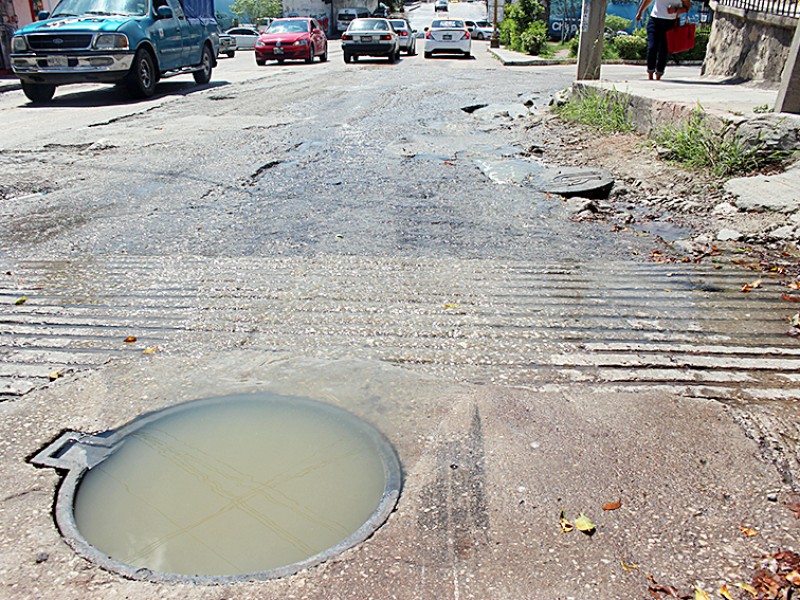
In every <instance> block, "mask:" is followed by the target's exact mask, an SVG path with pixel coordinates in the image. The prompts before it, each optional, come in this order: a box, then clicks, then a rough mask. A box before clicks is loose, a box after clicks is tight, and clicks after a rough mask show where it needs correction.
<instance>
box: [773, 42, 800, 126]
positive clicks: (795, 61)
mask: <svg viewBox="0 0 800 600" xmlns="http://www.w3.org/2000/svg"><path fill="white" fill-rule="evenodd" d="M798 54H800V26H797V27H796V28H795V30H794V38H792V45H791V47H790V48H789V56H787V57H786V65H785V66H784V67H783V75H782V76H781V87H780V89H779V90H778V99H777V101H776V102H775V112H776V113H777V112H785V113H794V114H800V56H798Z"/></svg>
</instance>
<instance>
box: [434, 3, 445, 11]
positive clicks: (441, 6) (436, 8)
mask: <svg viewBox="0 0 800 600" xmlns="http://www.w3.org/2000/svg"><path fill="white" fill-rule="evenodd" d="M433 10H434V11H436V12H439V11H440V10H443V11H445V12H447V0H436V4H434V5H433Z"/></svg>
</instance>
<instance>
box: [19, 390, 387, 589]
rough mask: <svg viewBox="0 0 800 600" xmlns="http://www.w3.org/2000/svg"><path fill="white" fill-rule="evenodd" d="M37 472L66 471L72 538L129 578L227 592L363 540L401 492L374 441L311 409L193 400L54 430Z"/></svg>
mask: <svg viewBox="0 0 800 600" xmlns="http://www.w3.org/2000/svg"><path fill="white" fill-rule="evenodd" d="M31 462H32V463H33V464H35V465H38V466H47V467H54V468H56V469H60V470H65V471H67V473H66V476H65V478H64V481H63V482H62V485H61V487H60V489H59V493H58V498H57V500H56V509H55V513H56V520H57V523H58V526H59V529H60V530H61V532H62V534H63V535H64V537H65V539H66V540H67V542H68V543H69V544H70V545H71V546H72V547H73V548H74V549H75V550H76V551H77V552H78V553H79V554H81V555H83V556H84V557H86V558H88V559H89V560H91V561H93V562H95V563H97V564H98V565H100V566H101V567H103V568H106V569H108V570H110V571H114V572H116V573H119V574H121V575H123V576H125V577H129V578H132V579H147V580H153V581H175V582H197V583H230V582H235V581H242V580H256V579H270V578H275V577H282V576H285V575H289V574H292V573H294V572H296V571H298V570H300V569H302V568H304V567H308V566H311V565H314V564H317V563H320V562H322V561H324V560H327V559H328V558H330V557H331V556H334V555H335V554H338V553H339V552H342V551H343V550H345V549H347V548H350V547H352V546H354V545H356V544H358V543H359V542H361V541H364V540H365V539H367V538H368V537H369V536H370V535H372V533H373V532H374V531H375V530H376V529H377V528H378V527H380V525H381V524H383V522H384V521H385V520H386V519H387V518H388V516H389V513H390V512H391V511H392V510H393V509H394V506H395V504H396V503H397V499H398V496H399V494H400V486H401V470H400V463H399V461H398V458H397V455H396V453H395V451H394V449H393V448H392V446H391V445H390V444H389V442H388V441H387V440H386V438H384V437H383V435H382V434H381V433H379V432H378V431H377V430H375V429H374V428H373V427H371V426H370V425H368V424H367V423H365V422H363V421H361V420H360V419H357V418H356V417H355V416H353V415H351V414H350V413H348V412H346V411H344V410H342V409H340V408H336V407H334V406H330V405H327V404H323V403H320V402H316V401H314V400H310V399H306V398H295V397H287V396H278V395H271V394H253V395H237V396H225V397H220V398H209V399H204V400H197V401H194V402H188V403H185V404H180V405H177V406H173V407H171V408H167V409H164V410H161V411H158V412H154V413H149V414H146V415H143V416H141V417H139V418H137V419H136V420H134V421H132V422H131V423H129V424H127V425H125V426H124V427H122V428H120V429H117V430H114V431H109V432H106V433H103V434H98V435H87V434H81V433H75V432H69V433H65V434H63V435H62V436H61V437H60V438H59V439H58V440H56V441H55V442H53V443H52V444H50V445H49V446H48V447H47V448H45V449H44V450H42V451H41V452H40V453H39V454H37V455H36V456H35V457H34V458H33V459H32V460H31Z"/></svg>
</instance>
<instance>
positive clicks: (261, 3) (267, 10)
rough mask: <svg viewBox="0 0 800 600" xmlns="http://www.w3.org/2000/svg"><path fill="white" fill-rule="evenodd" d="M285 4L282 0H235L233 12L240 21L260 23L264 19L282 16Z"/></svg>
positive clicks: (232, 7)
mask: <svg viewBox="0 0 800 600" xmlns="http://www.w3.org/2000/svg"><path fill="white" fill-rule="evenodd" d="M282 11H283V5H282V3H281V2H280V0H235V1H234V3H233V4H231V12H232V13H233V14H235V15H236V16H237V17H238V18H239V22H240V23H258V22H259V21H260V20H262V19H267V18H272V19H274V18H275V17H280V16H281V12H282Z"/></svg>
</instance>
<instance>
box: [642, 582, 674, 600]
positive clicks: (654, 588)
mask: <svg viewBox="0 0 800 600" xmlns="http://www.w3.org/2000/svg"><path fill="white" fill-rule="evenodd" d="M647 589H648V591H649V592H650V594H651V595H652V596H653V598H659V599H660V598H663V596H656V594H667V595H668V596H671V597H672V598H680V596H679V595H678V590H677V589H675V588H674V587H672V586H671V585H651V586H647Z"/></svg>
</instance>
